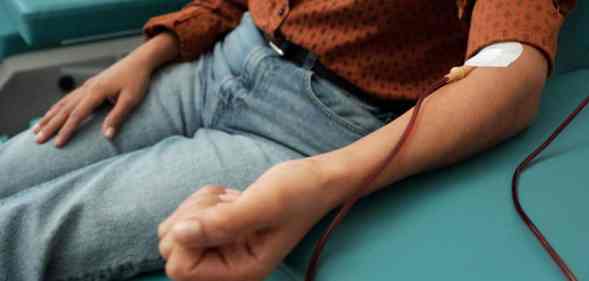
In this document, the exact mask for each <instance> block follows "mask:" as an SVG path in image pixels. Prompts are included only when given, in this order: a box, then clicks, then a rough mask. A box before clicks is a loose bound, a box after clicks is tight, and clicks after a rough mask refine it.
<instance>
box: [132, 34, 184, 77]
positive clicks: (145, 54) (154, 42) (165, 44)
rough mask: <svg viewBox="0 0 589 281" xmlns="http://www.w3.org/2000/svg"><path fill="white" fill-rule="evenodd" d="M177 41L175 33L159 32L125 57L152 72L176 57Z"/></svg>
mask: <svg viewBox="0 0 589 281" xmlns="http://www.w3.org/2000/svg"><path fill="white" fill-rule="evenodd" d="M178 42H179V41H178V39H177V37H176V35H174V34H172V33H170V32H161V33H159V34H157V35H156V36H154V37H153V38H151V39H149V40H148V41H146V42H145V43H144V44H143V45H141V47H139V48H137V49H136V50H135V51H133V52H132V53H131V54H129V56H128V57H127V58H128V59H130V60H132V61H134V63H136V64H137V65H140V66H141V67H142V68H144V69H147V70H148V71H150V72H153V71H155V70H156V69H157V68H159V67H160V66H162V65H163V64H166V63H168V62H170V61H172V60H174V59H176V58H177V57H178V48H179V43H178Z"/></svg>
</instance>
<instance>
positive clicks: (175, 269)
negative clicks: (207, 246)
mask: <svg viewBox="0 0 589 281" xmlns="http://www.w3.org/2000/svg"><path fill="white" fill-rule="evenodd" d="M205 259H206V257H205V252H204V251H203V250H198V249H187V248H183V247H174V250H173V251H172V252H171V253H170V255H169V256H168V259H167V262H166V274H167V275H168V277H170V278H171V279H173V280H175V281H184V280H197V279H194V278H193V271H194V270H195V269H196V268H198V267H199V266H200V264H201V262H203V261H204V260H205ZM199 280H200V279H199Z"/></svg>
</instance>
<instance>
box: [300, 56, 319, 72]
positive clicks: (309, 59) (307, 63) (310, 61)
mask: <svg viewBox="0 0 589 281" xmlns="http://www.w3.org/2000/svg"><path fill="white" fill-rule="evenodd" d="M316 63H317V56H316V55H315V54H313V53H311V52H307V54H306V55H305V59H304V61H303V65H302V67H303V68H304V69H306V70H311V69H313V67H315V64H316Z"/></svg>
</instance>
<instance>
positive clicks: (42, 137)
mask: <svg viewBox="0 0 589 281" xmlns="http://www.w3.org/2000/svg"><path fill="white" fill-rule="evenodd" d="M71 108H72V105H71V104H68V105H66V106H64V107H62V108H61V110H60V111H59V112H58V113H56V114H55V116H53V117H52V118H51V119H50V120H49V122H48V123H47V125H45V126H43V128H42V129H41V131H39V133H38V134H37V137H36V141H37V143H38V144H43V143H45V142H46V141H47V140H48V139H50V138H51V137H53V135H54V134H55V133H56V132H57V130H59V128H61V126H63V124H64V123H65V121H66V120H67V118H68V116H69V114H70V112H71Z"/></svg>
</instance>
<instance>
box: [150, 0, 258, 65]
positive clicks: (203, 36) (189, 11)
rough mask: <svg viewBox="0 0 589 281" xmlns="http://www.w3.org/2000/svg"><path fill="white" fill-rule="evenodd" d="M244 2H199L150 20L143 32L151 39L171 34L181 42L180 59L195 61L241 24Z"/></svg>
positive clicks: (205, 0)
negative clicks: (166, 32) (162, 33)
mask: <svg viewBox="0 0 589 281" xmlns="http://www.w3.org/2000/svg"><path fill="white" fill-rule="evenodd" d="M245 3H246V1H245V0H220V1H219V0H217V1H214V0H196V1H193V2H191V3H190V4H188V5H187V6H186V7H184V9H182V10H180V11H178V12H175V13H170V14H165V15H161V16H158V17H154V18H152V19H150V20H149V21H148V22H147V23H146V24H145V26H144V28H143V30H144V33H145V35H146V36H147V37H148V38H151V37H153V36H155V35H157V34H158V33H160V32H162V31H168V32H172V33H173V34H175V35H176V36H177V37H178V40H179V42H180V46H179V47H180V49H179V54H180V58H179V59H180V60H183V61H188V60H193V59H195V58H197V57H198V56H200V55H201V54H202V53H204V52H206V51H208V50H209V49H210V48H212V46H213V45H214V43H215V42H216V41H217V40H218V39H219V37H220V36H221V35H223V34H225V33H226V32H228V31H229V30H231V29H233V28H234V27H235V26H237V24H238V23H239V20H240V19H241V16H242V14H243V12H244V11H245V10H246V9H247V5H246V4H245Z"/></svg>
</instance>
